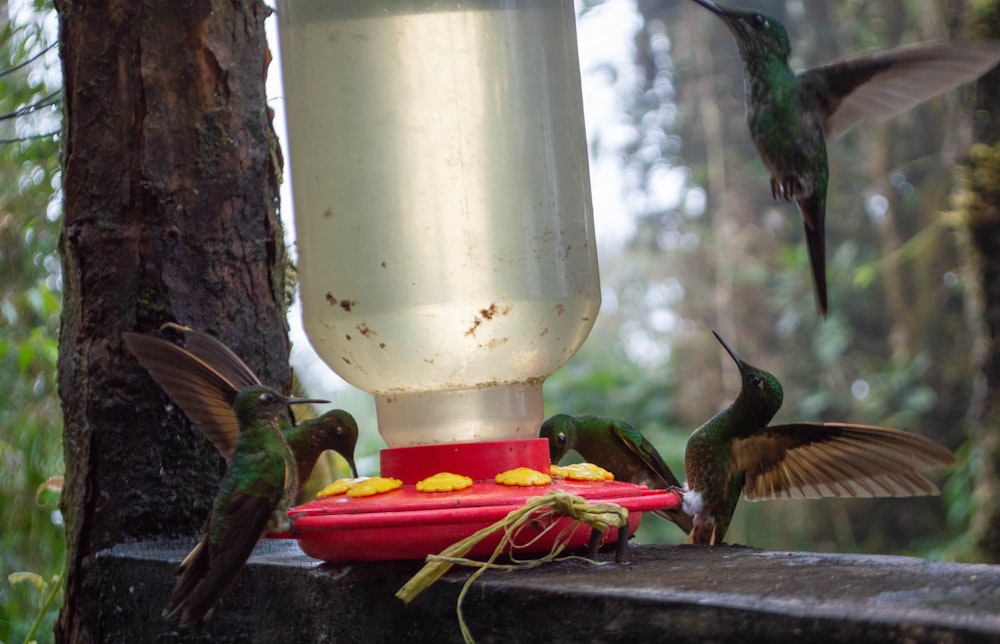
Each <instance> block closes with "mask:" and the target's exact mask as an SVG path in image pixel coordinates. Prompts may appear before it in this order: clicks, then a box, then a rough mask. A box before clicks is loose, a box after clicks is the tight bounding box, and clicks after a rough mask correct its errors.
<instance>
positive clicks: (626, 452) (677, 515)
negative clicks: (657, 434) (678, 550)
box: [538, 414, 694, 534]
mask: <svg viewBox="0 0 1000 644" xmlns="http://www.w3.org/2000/svg"><path fill="white" fill-rule="evenodd" d="M538 436H539V438H545V439H548V441H549V459H550V460H551V462H553V463H558V462H559V461H560V460H562V458H563V456H565V455H566V452H568V451H570V450H576V451H577V452H578V453H579V454H580V456H582V457H583V458H584V459H585V460H586V461H587V462H589V463H593V464H595V465H599V466H600V467H603V468H604V469H606V470H608V471H609V472H611V473H612V474H614V475H615V479H617V480H619V481H626V482H629V483H635V484H636V485H645V486H646V487H647V488H649V489H651V490H676V491H677V492H678V493H680V494H683V493H684V488H683V487H681V484H680V481H678V480H677V477H675V476H674V473H673V472H671V471H670V468H669V467H667V464H666V463H664V462H663V458H662V457H661V456H660V453H659V452H657V451H656V448H655V447H653V444H652V443H650V442H649V441H648V440H647V439H646V437H645V436H643V435H642V434H640V433H639V432H638V430H636V429H635V428H633V427H632V426H631V425H629V424H628V423H626V422H624V421H621V420H612V419H610V418H601V417H600V416H570V415H568V414H556V415H555V416H553V417H551V418H549V419H548V420H546V421H545V422H544V423H542V426H541V428H540V429H539V430H538ZM656 514H657V515H659V516H661V517H663V518H664V519H667V520H669V521H673V522H674V523H676V524H677V525H678V526H679V527H680V528H681V530H683V531H684V533H685V534H687V533H690V532H691V528H692V527H693V525H694V524H693V522H692V520H691V517H690V516H689V515H688V514H686V513H685V512H684V511H683V510H682V509H680V508H675V509H673V510H657V511H656Z"/></svg>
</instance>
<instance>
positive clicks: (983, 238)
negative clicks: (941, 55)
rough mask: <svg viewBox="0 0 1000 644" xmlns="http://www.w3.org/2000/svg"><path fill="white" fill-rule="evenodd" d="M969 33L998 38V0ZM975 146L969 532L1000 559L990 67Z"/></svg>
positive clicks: (998, 214) (995, 180)
mask: <svg viewBox="0 0 1000 644" xmlns="http://www.w3.org/2000/svg"><path fill="white" fill-rule="evenodd" d="M975 11H976V14H975V16H976V17H975V21H974V23H973V25H972V26H971V32H972V33H973V34H974V35H975V37H977V38H988V39H993V40H997V39H1000V5H998V3H997V2H995V0H989V1H983V2H979V3H977V4H976V5H975ZM976 89H977V99H976V112H975V130H974V136H975V139H976V141H977V144H976V145H975V146H974V147H973V148H972V150H971V151H970V155H969V160H968V161H967V163H966V165H965V167H964V168H963V169H962V176H963V179H964V184H965V185H964V192H963V195H962V208H963V211H964V213H963V214H964V218H965V221H966V225H967V227H968V233H969V240H970V242H971V245H972V247H973V249H974V250H975V251H976V252H975V253H974V254H973V256H972V257H971V258H970V262H971V264H972V270H971V271H970V272H972V273H974V274H976V275H977V276H978V278H979V279H978V282H979V288H978V291H977V292H976V293H974V294H973V295H974V299H975V305H974V307H973V310H975V311H976V312H977V313H978V317H979V318H980V319H979V320H977V324H976V326H977V328H978V336H979V337H978V341H977V343H976V352H975V357H976V361H977V363H978V365H979V376H978V387H977V388H976V392H977V395H976V396H975V397H974V400H973V405H972V408H971V409H970V414H969V418H970V421H971V423H972V432H971V434H972V441H973V445H974V448H975V449H974V451H973V453H974V454H975V455H977V457H978V459H979V467H977V468H976V492H975V497H976V507H977V511H976V515H975V517H974V520H973V536H974V539H975V542H976V545H977V546H978V549H979V551H980V553H981V555H982V558H983V559H984V560H985V561H989V562H992V563H1000V71H998V70H996V69H994V70H993V71H992V72H990V73H989V74H987V75H986V76H983V78H981V79H980V81H979V83H978V85H977V88H976Z"/></svg>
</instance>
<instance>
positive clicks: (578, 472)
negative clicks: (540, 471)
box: [550, 463, 615, 481]
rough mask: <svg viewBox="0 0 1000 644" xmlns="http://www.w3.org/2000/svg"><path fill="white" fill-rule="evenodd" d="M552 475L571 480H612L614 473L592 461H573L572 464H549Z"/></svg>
mask: <svg viewBox="0 0 1000 644" xmlns="http://www.w3.org/2000/svg"><path fill="white" fill-rule="evenodd" d="M550 471H551V474H552V476H559V477H562V478H564V479H569V480H571V481H613V480H614V479H615V475H614V474H612V473H611V472H609V471H607V470H606V469H604V468H603V467H600V466H599V465H594V464H593V463H573V464H572V465H565V466H562V467H560V466H558V465H552V466H551V470H550Z"/></svg>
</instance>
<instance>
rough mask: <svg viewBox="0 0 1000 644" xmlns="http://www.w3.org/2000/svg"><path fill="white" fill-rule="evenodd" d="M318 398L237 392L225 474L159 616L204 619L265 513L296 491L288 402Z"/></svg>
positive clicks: (249, 548) (186, 621)
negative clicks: (235, 430) (286, 428)
mask: <svg viewBox="0 0 1000 644" xmlns="http://www.w3.org/2000/svg"><path fill="white" fill-rule="evenodd" d="M322 402H327V401H325V400H312V399H305V398H287V397H285V396H282V395H281V394H279V393H278V392H276V391H274V390H273V389H270V388H268V387H265V386H263V385H254V386H251V387H247V388H245V389H243V390H241V391H240V392H239V393H238V394H237V395H236V398H235V401H234V402H233V407H232V408H233V412H234V415H235V417H236V419H237V421H238V423H239V428H240V433H239V437H238V438H237V440H236V447H235V449H234V450H233V452H232V456H231V460H230V464H229V469H228V470H227V471H226V474H225V476H223V478H222V483H221V485H220V487H219V492H218V493H217V494H216V496H215V501H214V502H213V504H212V512H211V514H209V516H208V519H206V521H205V525H204V527H203V528H202V535H201V540H200V541H199V542H198V545H196V546H195V547H194V549H192V550H191V552H190V553H189V554H188V556H187V557H185V558H184V561H182V562H181V564H180V565H179V566H178V567H177V570H176V571H175V573H174V576H175V577H176V579H175V581H174V589H173V592H172V593H171V595H170V600H169V601H168V602H167V607H166V608H165V609H164V611H163V614H164V617H168V618H169V617H171V616H172V615H174V614H175V613H176V612H177V611H180V613H181V620H180V622H181V625H182V626H190V625H193V624H198V623H201V622H204V621H205V620H207V619H208V618H209V617H210V616H211V614H212V610H213V609H214V606H215V604H216V602H217V601H218V600H219V598H220V597H221V596H222V595H223V593H225V592H226V590H227V589H228V588H229V586H230V585H231V584H232V583H233V580H234V579H235V578H236V575H237V574H239V572H240V570H241V569H242V568H243V564H244V563H246V560H247V558H249V557H250V554H251V553H252V552H253V549H254V547H255V546H256V545H257V542H258V541H259V540H260V538H261V536H262V535H263V534H264V532H265V531H266V529H267V525H268V522H269V521H270V518H271V515H272V513H273V512H274V511H275V509H276V508H278V506H279V504H281V503H282V500H283V499H288V498H290V497H291V496H292V495H294V493H295V490H296V489H297V484H296V476H295V461H294V457H293V456H292V453H291V451H290V450H289V448H288V444H287V443H286V442H285V440H284V438H283V437H282V435H281V422H280V418H281V417H282V416H283V415H284V414H285V412H286V411H287V409H288V406H289V405H294V404H299V403H322Z"/></svg>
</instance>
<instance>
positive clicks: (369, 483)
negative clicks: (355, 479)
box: [347, 476, 403, 497]
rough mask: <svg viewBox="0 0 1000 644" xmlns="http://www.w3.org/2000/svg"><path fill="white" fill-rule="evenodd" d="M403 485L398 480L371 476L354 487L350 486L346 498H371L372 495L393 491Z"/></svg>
mask: <svg viewBox="0 0 1000 644" xmlns="http://www.w3.org/2000/svg"><path fill="white" fill-rule="evenodd" d="M402 484H403V482H402V481H400V480H399V479H393V478H385V477H382V476H373V477H372V478H370V479H365V480H364V481H361V482H360V483H357V484H356V485H353V486H351V489H349V490H348V491H347V496H350V497H356V496H372V495H373V494H382V493H383V492H389V491H391V490H395V489H396V488H397V487H399V486H401V485H402Z"/></svg>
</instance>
